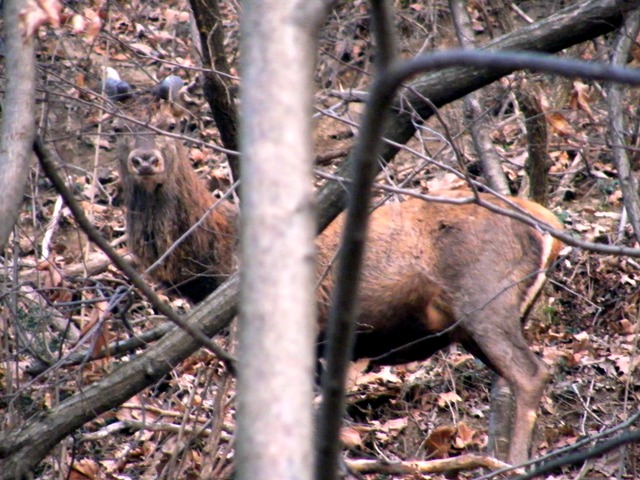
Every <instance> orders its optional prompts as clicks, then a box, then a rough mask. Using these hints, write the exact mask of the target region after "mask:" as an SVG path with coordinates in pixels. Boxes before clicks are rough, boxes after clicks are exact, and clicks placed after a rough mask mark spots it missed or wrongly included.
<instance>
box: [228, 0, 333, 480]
mask: <svg viewBox="0 0 640 480" xmlns="http://www.w3.org/2000/svg"><path fill="white" fill-rule="evenodd" d="M323 11H324V6H323V5H322V2H320V1H312V2H308V1H296V0H287V1H283V0H263V1H253V2H246V4H245V12H244V18H243V21H242V29H243V30H242V38H243V44H242V64H241V66H242V67H243V68H242V74H243V88H242V91H241V98H242V108H243V110H244V111H243V116H242V119H243V122H242V123H241V127H240V132H241V151H242V164H241V169H242V179H243V180H242V200H243V202H242V203H243V205H242V207H243V218H242V236H241V263H242V265H243V268H242V277H241V279H242V280H241V293H240V331H239V338H240V346H239V365H238V429H237V437H236V438H237V441H236V465H237V472H238V478H239V479H243V480H253V479H256V478H260V479H262V480H270V479H273V480H276V479H278V480H287V479H291V480H293V479H301V480H304V479H311V477H312V469H313V450H312V449H313V442H312V431H313V428H312V408H311V406H312V405H311V401H312V393H313V372H314V353H315V350H314V344H315V318H316V314H315V262H314V236H315V217H314V215H313V208H312V205H313V189H312V185H313V183H312V180H313V177H312V165H313V161H312V143H311V113H312V103H311V101H312V98H313V67H314V60H315V51H316V42H315V38H316V32H317V30H318V28H319V25H320V24H321V21H322V19H323V18H324V17H323V15H322V13H323Z"/></svg>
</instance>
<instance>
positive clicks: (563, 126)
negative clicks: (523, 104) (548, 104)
mask: <svg viewBox="0 0 640 480" xmlns="http://www.w3.org/2000/svg"><path fill="white" fill-rule="evenodd" d="M544 115H545V118H546V119H547V122H548V123H549V125H550V126H551V128H552V129H553V131H554V132H555V133H556V134H557V135H560V136H561V137H568V136H569V135H573V134H574V133H575V130H574V129H573V127H572V126H571V124H570V123H569V121H568V120H567V119H566V118H565V116H564V115H562V114H561V113H558V112H549V113H545V114H544Z"/></svg>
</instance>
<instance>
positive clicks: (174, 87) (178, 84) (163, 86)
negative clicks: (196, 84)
mask: <svg viewBox="0 0 640 480" xmlns="http://www.w3.org/2000/svg"><path fill="white" fill-rule="evenodd" d="M182 87H184V82H183V81H182V79H181V78H180V77H178V76H176V75H169V76H168V77H166V78H165V79H164V80H162V81H161V82H159V83H158V84H157V85H156V86H155V87H153V88H152V89H151V93H152V94H153V95H154V96H155V97H156V98H157V99H159V100H167V101H169V102H177V101H178V100H179V98H180V90H181V89H182Z"/></svg>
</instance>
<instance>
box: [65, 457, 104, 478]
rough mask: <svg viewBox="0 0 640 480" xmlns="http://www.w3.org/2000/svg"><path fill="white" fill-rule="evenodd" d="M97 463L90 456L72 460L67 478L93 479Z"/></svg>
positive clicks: (96, 471) (96, 475) (95, 475)
mask: <svg viewBox="0 0 640 480" xmlns="http://www.w3.org/2000/svg"><path fill="white" fill-rule="evenodd" d="M98 472H99V468H98V464H97V463H96V462H94V461H93V460H92V459H90V458H82V459H80V460H76V461H75V462H73V467H72V468H71V471H70V472H69V476H68V477H67V478H69V479H72V480H93V479H95V478H97V477H98Z"/></svg>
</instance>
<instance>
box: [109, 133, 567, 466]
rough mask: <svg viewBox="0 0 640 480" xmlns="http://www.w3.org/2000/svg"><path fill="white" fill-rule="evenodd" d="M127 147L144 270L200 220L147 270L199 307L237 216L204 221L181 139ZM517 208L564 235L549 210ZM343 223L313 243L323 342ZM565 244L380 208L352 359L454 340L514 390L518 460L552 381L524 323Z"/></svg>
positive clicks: (475, 220) (475, 218)
mask: <svg viewBox="0 0 640 480" xmlns="http://www.w3.org/2000/svg"><path fill="white" fill-rule="evenodd" d="M129 138H130V140H129V142H126V143H125V144H124V146H123V148H122V155H121V174H122V180H123V182H124V184H125V190H124V191H125V197H126V203H127V207H128V213H127V230H128V232H129V244H130V246H131V248H132V250H133V251H134V252H135V253H136V255H137V256H138V257H139V258H140V260H141V261H142V263H143V265H144V266H147V267H148V266H149V265H150V264H152V263H153V262H155V261H156V260H157V259H158V258H159V257H160V255H162V254H163V253H164V252H166V251H167V250H168V249H170V248H172V245H174V243H175V242H176V241H177V240H178V239H179V238H180V237H181V236H182V235H183V234H184V233H185V232H186V231H187V230H188V229H189V228H190V227H191V226H192V225H194V224H195V223H196V222H197V221H198V220H200V219H201V218H203V217H204V218H205V221H204V223H203V224H202V225H201V226H199V227H197V228H196V230H195V231H194V232H193V233H191V235H189V236H188V237H187V238H186V239H185V240H184V241H182V242H181V243H179V244H178V246H177V247H175V250H174V251H173V252H172V253H171V254H170V255H169V256H168V257H167V258H166V259H164V261H163V262H162V263H161V265H160V266H159V267H158V268H157V269H156V270H154V272H153V274H154V276H155V277H156V278H157V279H158V280H161V281H163V282H166V283H168V284H170V285H172V286H174V287H175V288H176V289H177V290H178V291H179V292H180V293H182V294H183V295H185V296H186V297H188V298H190V299H191V300H193V301H199V300H201V299H202V298H203V297H204V296H205V295H207V294H208V293H210V292H211V291H213V290H214V289H215V288H216V287H217V286H218V285H219V284H220V281H221V279H222V278H223V277H224V276H225V275H227V274H229V272H230V271H231V270H232V269H233V267H234V264H235V262H234V249H235V246H236V237H237V231H236V211H235V210H234V209H233V208H232V207H230V206H228V205H224V206H221V208H217V209H214V210H213V211H212V212H210V213H207V212H208V208H209V207H210V205H211V204H212V199H211V197H210V195H209V192H207V190H206V189H205V187H204V185H203V183H202V182H201V181H200V180H199V179H198V178H197V176H196V175H195V174H194V172H193V170H192V169H191V166H190V162H189V159H188V157H187V155H186V153H185V152H184V150H183V148H182V147H181V146H180V145H179V144H178V142H176V141H174V140H171V139H167V138H165V137H162V136H160V135H152V134H146V135H143V134H137V135H134V136H131V137H129ZM446 195H449V196H462V195H467V194H466V193H465V192H449V193H446ZM483 198H485V199H486V200H487V201H491V202H494V203H496V204H498V205H501V206H506V204H505V202H503V201H499V200H495V199H492V197H490V196H484V197H483ZM512 201H513V202H514V203H516V204H517V205H518V206H520V207H521V208H522V209H524V210H525V211H527V212H529V213H530V214H531V215H533V216H534V217H536V218H538V219H539V220H541V221H543V222H546V223H547V224H549V225H551V226H553V227H555V228H561V225H560V223H559V222H558V221H557V220H556V218H555V217H554V215H553V214H552V213H551V212H549V211H548V210H547V209H545V208H543V207H541V206H539V205H537V204H535V203H532V202H529V201H526V200H520V199H512ZM343 222H344V217H343V216H340V217H338V219H336V220H335V221H334V222H333V223H332V224H331V225H330V226H329V227H328V228H327V229H326V230H325V232H324V233H322V234H321V235H320V236H319V238H318V240H317V246H318V270H319V275H323V280H322V282H321V285H320V288H319V293H318V305H319V319H318V322H319V331H320V332H321V336H322V332H324V330H325V326H326V322H327V317H328V299H329V298H330V294H331V290H332V289H333V286H334V281H335V279H334V277H333V268H332V265H331V263H332V260H333V258H334V256H335V252H336V251H337V248H338V243H339V239H340V232H341V230H342V226H343ZM560 246H561V245H560V243H559V242H558V241H557V240H555V239H553V238H552V237H550V236H548V235H545V234H542V233H541V232H540V231H539V230H536V229H534V228H531V227H528V226H526V225H524V224H523V223H520V222H518V221H516V220H513V219H511V218H509V217H505V216H501V215H496V214H494V213H491V212H489V211H488V210H486V209H484V208H481V207H479V206H477V205H475V204H466V205H450V204H436V203H431V202H425V201H422V200H417V199H412V200H408V201H405V202H403V203H394V204H386V205H384V206H382V207H380V208H378V209H377V210H375V211H374V212H373V213H372V214H371V220H370V231H369V233H368V238H367V247H366V255H365V263H364V268H363V277H362V284H361V288H360V291H361V301H360V312H361V313H360V317H359V320H358V336H357V340H356V347H355V357H370V358H374V359H375V360H376V361H377V362H378V363H387V364H395V363H402V362H408V361H413V360H423V359H426V358H427V357H429V356H430V355H432V354H433V353H434V352H436V351H437V350H439V349H441V348H443V347H444V346H446V345H448V344H450V343H451V342H459V343H461V344H462V345H463V346H464V347H465V348H466V349H467V350H468V351H469V352H471V353H473V354H474V355H475V356H476V357H477V358H479V359H481V360H482V361H483V362H484V363H485V364H487V365H488V366H489V367H491V368H492V369H493V370H494V371H495V372H496V373H497V374H498V375H499V376H500V377H501V378H502V383H503V384H504V383H505V382H506V383H507V384H508V385H509V387H510V388H511V391H512V392H514V395H515V400H516V412H515V417H514V418H515V421H514V422H513V426H512V429H511V434H510V441H509V446H508V455H507V452H506V450H505V448H504V447H503V448H502V450H503V451H502V452H500V450H499V453H500V456H501V457H503V458H504V457H506V458H508V460H509V461H510V462H511V463H521V462H523V461H525V460H526V459H527V458H528V450H529V446H530V442H531V433H532V429H533V426H534V423H535V419H536V412H537V409H538V406H539V402H540V398H541V396H542V393H543V389H544V387H545V384H546V381H547V379H548V372H547V368H546V367H545V365H544V364H543V362H542V361H541V360H540V359H538V357H537V356H536V355H534V354H533V353H532V352H531V350H529V348H528V346H527V344H526V342H525V340H524V337H523V334H522V323H523V321H524V319H525V318H526V316H527V313H528V312H529V310H530V308H531V305H532V304H533V302H534V300H535V299H536V297H537V296H538V294H539V293H540V290H541V288H542V286H543V284H544V281H545V273H546V270H547V269H548V268H549V267H550V265H551V264H552V262H553V261H554V260H555V258H556V257H557V255H558V252H559V249H560ZM327 269H328V272H326V270H327ZM325 273H327V275H326V276H324V274H325Z"/></svg>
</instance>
